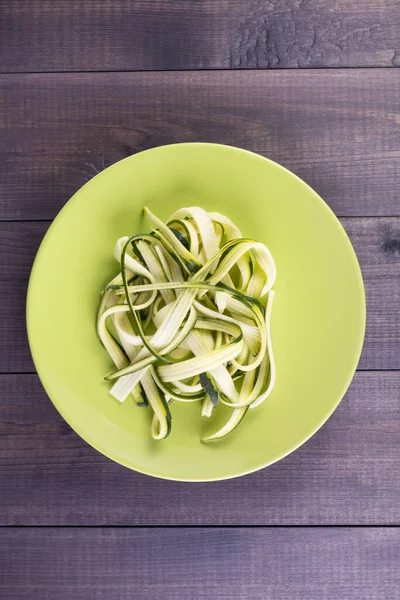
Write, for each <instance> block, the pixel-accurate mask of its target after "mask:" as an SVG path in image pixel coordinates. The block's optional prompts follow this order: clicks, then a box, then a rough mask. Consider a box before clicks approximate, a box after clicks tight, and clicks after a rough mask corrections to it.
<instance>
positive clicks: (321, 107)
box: [0, 69, 400, 219]
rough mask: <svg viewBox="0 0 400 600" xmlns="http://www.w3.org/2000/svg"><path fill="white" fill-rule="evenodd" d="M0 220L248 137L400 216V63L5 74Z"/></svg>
mask: <svg viewBox="0 0 400 600" xmlns="http://www.w3.org/2000/svg"><path fill="white" fill-rule="evenodd" d="M0 89H1V90H2V93H1V94H0V158H1V160H0V190H1V202H0V219H51V218H53V217H54V216H55V214H56V213H57V211H58V210H59V209H60V208H61V207H62V206H63V204H64V203H65V202H66V201H67V200H68V198H69V197H70V196H71V195H72V194H73V193H74V192H75V191H76V190H77V189H79V188H80V187H81V186H82V185H83V184H84V183H86V182H87V181H88V180H89V179H90V178H91V177H93V176H94V175H96V174H97V173H98V172H99V171H101V170H103V169H104V168H105V167H106V166H108V165H110V164H112V163H114V162H115V161H117V160H119V159H122V158H125V157H126V156H129V155H131V154H134V153H135V152H138V151H140V150H143V149H147V148H150V147H153V146H157V145H161V144H167V143H171V142H184V141H196V140H197V141H208V142H220V143H225V144H231V145H236V146H242V147H245V148H247V149H249V150H253V151H255V152H259V153H260V154H262V155H264V156H267V157H269V158H272V159H273V160H275V161H277V162H279V163H281V164H283V165H284V166H286V167H288V168H289V169H291V170H293V171H294V172H295V173H297V174H298V175H299V176H300V177H302V178H303V179H305V181H307V182H308V183H309V184H310V185H311V186H312V187H314V188H315V189H316V190H317V191H318V192H319V193H320V194H321V195H322V197H323V198H324V199H325V200H326V201H327V202H328V203H329V204H330V206H331V207H332V208H333V210H334V211H335V212H336V214H338V215H340V216H366V215H371V216H379V215H380V216H383V215H388V216H393V215H399V207H400V205H399V201H398V198H399V194H400V128H399V125H398V118H399V117H398V98H399V97H400V77H399V76H398V72H397V71H396V70H388V69H386V70H381V69H371V70H340V71H336V70H334V71H332V70H331V71H328V70H327V71H324V70H319V71H302V72H301V73H298V72H294V71H280V72H279V73H278V72H275V71H268V72H265V71H264V72H260V71H240V72H239V71H236V72H198V73H111V74H110V73H107V74H105V73H96V74H67V75H65V74H58V75H55V74H51V75H8V76H0Z"/></svg>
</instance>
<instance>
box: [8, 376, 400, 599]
mask: <svg viewBox="0 0 400 600" xmlns="http://www.w3.org/2000/svg"><path fill="white" fill-rule="evenodd" d="M399 390H400V372H359V373H357V374H356V377H355V379H354V381H353V383H352V385H351V387H350V390H349V392H348V393H347V395H346V397H345V398H344V400H343V401H342V403H341V404H340V406H339V408H338V409H337V411H336V412H335V413H334V415H333V416H332V417H331V418H330V419H329V421H328V422H327V423H326V425H324V427H323V428H322V429H321V430H320V431H319V432H318V433H317V434H316V435H315V436H314V437H313V438H311V440H309V441H308V442H307V443H306V444H305V445H303V446H302V447H301V448H299V449H298V450H297V451H296V452H294V453H293V454H291V455H289V456H288V457H286V458H285V459H284V460H282V461H280V462H279V463H276V464H274V465H272V466H270V467H268V468H267V469H264V470H262V471H259V472H258V473H254V474H252V475H248V476H246V477H243V478H240V479H234V480H230V481H223V482H215V483H197V484H193V483H179V482H170V481H162V480H159V479H154V478H151V477H147V476H145V475H140V474H138V473H134V472H132V471H129V470H128V469H126V468H124V467H121V466H120V465H118V464H116V463H113V462H112V461H110V460H108V459H107V458H105V457H104V456H102V455H101V454H99V453H98V452H96V451H95V450H94V449H93V448H91V447H90V446H88V445H87V444H86V443H85V442H84V441H83V440H81V438H79V437H78V436H77V435H76V434H75V433H74V432H73V431H72V430H71V429H70V427H69V426H68V425H67V424H66V423H65V421H63V419H62V418H61V417H60V415H59V414H58V412H57V411H56V410H55V408H54V407H53V405H52V404H51V402H50V400H48V398H47V397H46V394H45V392H44V391H43V390H42V387H41V385H40V383H39V381H38V379H37V377H36V375H2V376H0V490H1V494H0V524H2V525H214V526H215V525H285V524H286V525H293V524H294V525H321V524H322V525H329V524H331V525H332V524H333V525H338V524H344V525H347V524H359V525H370V524H377V525H392V524H397V525H398V524H400V505H399V502H398V498H399V494H400V415H399V408H398V401H399ZM160 499H161V501H160ZM221 499H223V500H221ZM160 502H161V504H160ZM0 596H1V594H0ZM290 597H292V596H290Z"/></svg>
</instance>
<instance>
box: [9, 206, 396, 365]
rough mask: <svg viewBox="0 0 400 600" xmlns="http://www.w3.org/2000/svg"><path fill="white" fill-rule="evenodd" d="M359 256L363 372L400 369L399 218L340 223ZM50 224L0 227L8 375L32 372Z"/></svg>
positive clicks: (15, 223) (346, 220)
mask: <svg viewBox="0 0 400 600" xmlns="http://www.w3.org/2000/svg"><path fill="white" fill-rule="evenodd" d="M342 223H343V225H344V227H345V228H346V229H347V231H348V233H349V235H350V238H351V240H352V242H353V244H354V247H355V250H356V252H357V255H358V257H359V260H360V263H361V267H362V270H363V274H364V280H365V288H366V295H367V312H368V318H367V332H366V337H365V343H364V350H363V354H362V357H361V361H360V365H359V367H360V368H362V369H399V368H400V352H399V350H400V319H399V312H398V307H399V301H400V298H399V293H400V289H399V285H398V281H399V277H400V254H399V244H400V241H399V240H400V233H399V232H400V218H399V217H397V218H368V219H359V218H357V219H356V218H354V219H348V218H346V219H342ZM48 225H49V223H47V222H45V223H35V222H11V223H5V222H3V223H0V251H1V255H2V260H1V262H0V281H1V286H2V293H1V295H0V311H1V314H2V324H1V329H0V330H1V335H0V357H1V368H0V370H1V371H2V372H3V373H4V372H13V373H15V372H17V373H18V372H26V371H28V372H31V371H33V370H34V367H33V364H32V360H31V357H30V353H29V349H28V344H27V337H26V324H25V298H26V289H27V284H28V278H29V272H30V269H31V266H32V262H33V258H34V255H35V253H36V250H37V248H38V246H39V244H40V241H41V239H42V237H43V234H44V233H45V231H46V230H47V227H48Z"/></svg>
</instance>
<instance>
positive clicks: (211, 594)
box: [0, 528, 400, 600]
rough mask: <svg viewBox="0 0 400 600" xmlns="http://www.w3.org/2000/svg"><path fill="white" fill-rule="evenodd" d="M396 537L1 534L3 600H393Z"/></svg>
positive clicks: (377, 532)
mask: <svg viewBox="0 0 400 600" xmlns="http://www.w3.org/2000/svg"><path fill="white" fill-rule="evenodd" d="M399 559H400V531H399V530H393V529H364V530H363V529H335V528H334V529H297V530H293V529H259V530H256V529H250V530H246V529H225V530H221V529H215V530H207V529H194V530H193V529H180V528H178V529H157V530H154V529H153V530H152V529H147V530H146V529H135V530H132V529H131V530H124V529H74V528H68V529H49V528H45V529H27V530H2V531H0V565H1V566H2V567H3V577H2V579H1V580H0V596H1V597H2V598H7V600H11V599H15V598H18V599H20V598H21V599H22V598H29V600H54V598H57V600H92V599H93V600H131V599H132V598H140V600H147V599H148V600H164V599H165V598H167V599H175V600H187V599H188V598H196V600H197V599H199V600H209V599H210V598H218V600H234V599H235V600H249V599H251V600H265V599H266V598H273V599H274V600H288V599H289V598H290V599H291V600H304V599H307V600H322V599H324V600H344V599H346V600H347V599H351V600H375V599H376V600H378V599H379V600H381V599H382V600H383V599H385V600H397V599H398V597H399V596H398V591H399V589H400V575H399V574H400V571H399V569H398V566H399Z"/></svg>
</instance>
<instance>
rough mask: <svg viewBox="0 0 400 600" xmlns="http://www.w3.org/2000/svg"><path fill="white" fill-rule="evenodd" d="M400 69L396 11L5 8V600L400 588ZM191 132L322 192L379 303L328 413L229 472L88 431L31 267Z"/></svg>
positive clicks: (1, 64) (213, 3) (342, 595)
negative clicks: (59, 404) (133, 164)
mask: <svg viewBox="0 0 400 600" xmlns="http://www.w3.org/2000/svg"><path fill="white" fill-rule="evenodd" d="M399 66H400V2H399V1H398V0H358V1H356V0H338V1H336V2H333V1H331V0H296V1H295V0H258V1H257V0H199V1H192V2H190V1H188V0H186V1H185V0H152V1H148V2H145V1H144V0H137V1H125V0H112V1H111V0H108V1H107V0H86V1H82V2H79V1H77V0H57V2H52V1H51V0H2V1H1V3H0V71H1V75H0V128H1V129H0V156H1V161H0V219H1V222H0V244H1V254H0V257H1V259H0V286H1V294H0V314H1V335H0V356H1V367H0V370H1V374H0V522H1V524H2V525H3V526H4V527H3V528H2V529H1V530H0V597H1V598H4V599H7V600H8V599H14V598H25V597H26V598H30V599H34V600H50V599H51V600H53V599H54V598H57V599H59V600H67V599H68V600H70V599H71V600H72V599H73V600H81V599H82V600H88V599H92V598H93V599H96V600H103V599H104V600H117V599H118V600H125V599H128V598H129V599H131V598H135V599H136V598H137V599H143V598H149V599H152V600H153V599H157V598H167V599H169V598H176V599H182V600H183V599H185V600H186V599H192V598H193V599H197V598H202V599H203V598H204V599H209V598H224V599H231V598H240V599H249V598H250V599H253V598H255V599H269V598H271V599H273V600H281V599H282V600H283V599H284V600H287V599H295V600H297V599H299V600H300V599H302V600H303V599H304V600H309V599H315V600H325V599H329V600H331V599H335V600H336V599H340V600H367V599H379V600H389V599H393V600H394V599H398V598H399V597H400V577H399V573H400V569H399V564H400V535H399V530H398V529H396V525H398V524H399V521H400V501H399V498H400V496H399V492H400V451H399V449H400V410H399V400H400V318H399V306H400V76H399V70H398V69H396V67H399ZM189 140H190V141H193V140H202V141H212V142H222V143H226V144H233V145H238V146H242V147H245V148H248V149H250V150H254V151H256V152H259V153H260V154H262V155H264V156H268V157H270V158H272V159H274V160H276V161H278V162H280V163H282V164H283V165H285V166H286V167H288V168H289V169H291V170H293V171H294V172H295V173H297V174H298V175H299V176H300V177H302V178H304V179H305V180H306V181H307V182H308V183H309V184H310V185H312V186H313V187H314V188H315V189H316V190H317V191H318V192H319V193H320V194H321V195H322V196H323V198H324V199H325V200H326V201H327V202H328V204H329V205H330V206H331V207H332V209H333V210H334V211H335V212H336V214H337V215H338V216H339V217H340V219H341V221H342V223H343V225H344V227H345V228H346V230H347V232H348V234H349V236H350V238H351V240H352V242H353V244H354V246H355V249H356V252H357V254H358V257H359V260H360V263H361V267H362V270H363V274H364V279H365V286H366V293H367V307H368V323H367V333H366V338H365V345H364V351H363V354H362V358H361V361H360V364H359V369H358V372H357V374H356V376H355V379H354V381H353V383H352V385H351V388H350V390H349V392H348V393H347V395H346V397H345V399H344V400H343V402H342V403H341V405H340V407H339V408H338V410H337V411H336V412H335V414H334V415H333V416H332V418H331V419H330V420H329V422H328V423H327V424H326V425H325V426H324V427H323V428H322V429H321V430H320V431H319V432H318V433H317V434H316V435H315V436H314V437H313V438H312V439H311V440H310V441H308V442H307V443H306V444H305V445H304V446H302V447H301V448H300V449H299V450H298V451H296V452H295V453H294V454H292V455H290V456H288V457H287V458H285V459H284V460H282V461H280V462H279V463H277V464H275V465H273V466H271V467H269V468H268V469H264V470H263V471H260V472H258V473H255V474H253V475H249V476H247V477H243V478H241V479H237V480H231V481H226V482H219V483H207V484H185V483H173V482H167V481H161V480H156V479H152V478H150V477H146V476H143V475H140V474H136V473H134V472H131V471H129V470H127V469H125V468H123V467H121V466H119V465H117V464H115V463H113V462H111V461H110V460H108V459H107V458H105V457H103V456H102V455H100V454H99V453H97V452H96V451H95V450H93V449H92V448H91V447H89V446H88V445H87V444H86V443H85V442H83V441H82V440H81V439H80V438H79V437H78V436H77V435H76V434H75V433H74V432H73V431H72V430H71V429H70V427H69V426H68V425H67V424H66V423H65V422H64V421H63V420H62V419H61V417H60V416H59V415H58V413H57V412H56V410H55V408H54V407H53V405H52V404H51V402H50V401H49V399H48V398H47V397H46V394H45V393H44V391H43V389H42V387H41V384H40V382H39V380H38V378H37V376H36V374H35V370H34V367H33V364H32V360H31V357H30V354H29V349H28V344H27V339H26V332H25V295H26V286H27V281H28V276H29V271H30V268H31V265H32V261H33V258H34V255H35V252H36V250H37V248H38V246H39V243H40V241H41V239H42V237H43V234H44V233H45V231H46V230H47V228H48V226H49V224H50V222H51V220H52V219H53V218H54V216H55V215H56V214H57V212H58V210H59V209H60V208H61V207H62V206H63V205H64V204H65V202H66V201H67V200H68V198H69V197H70V196H71V195H72V194H73V193H74V192H75V191H76V190H77V189H78V188H79V187H80V186H82V185H83V184H84V183H85V182H86V181H88V180H89V179H90V178H91V177H93V176H94V175H96V174H97V173H98V172H99V171H101V170H102V169H104V168H105V167H107V166H108V165H110V164H112V163H114V162H115V161H117V160H119V159H121V158H124V157H126V156H129V155H130V154H133V153H135V152H138V151H140V150H143V149H145V148H150V147H152V146H157V145H160V144H165V143H169V142H180V141H189ZM71 243H73V235H72V237H71ZM39 526H40V527H39ZM65 526H69V527H68V528H65ZM155 526H157V527H155Z"/></svg>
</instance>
